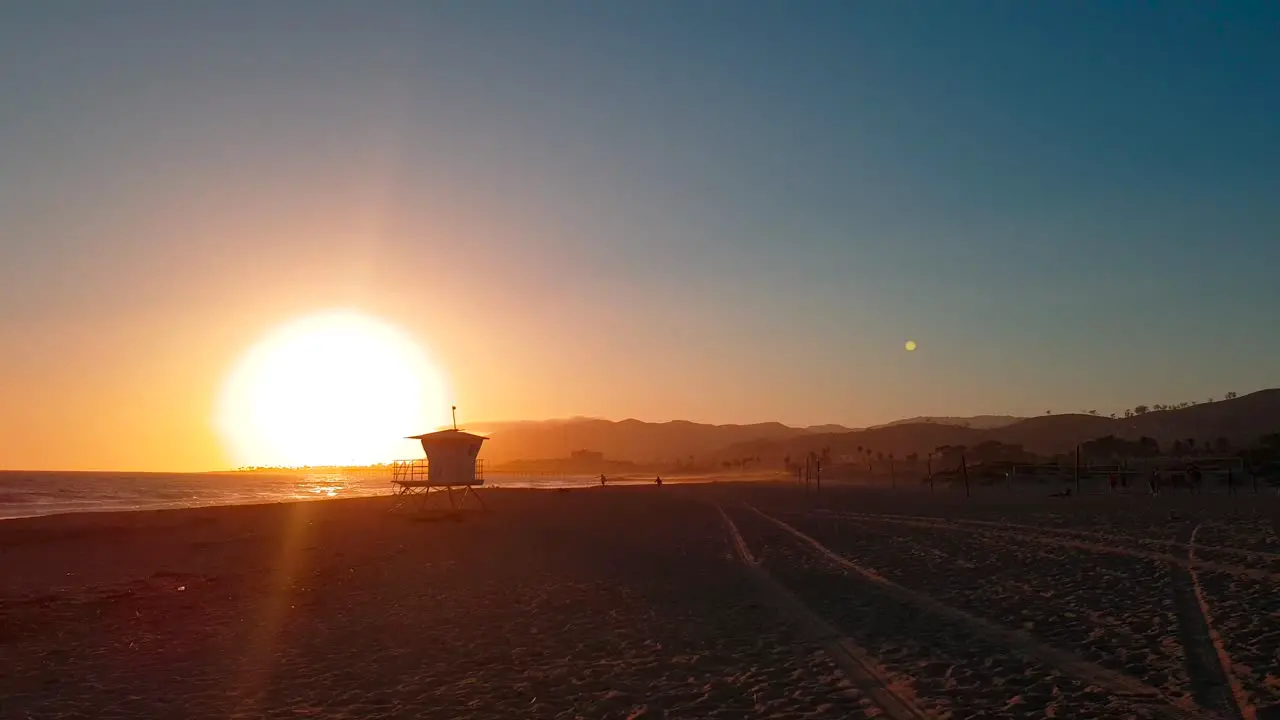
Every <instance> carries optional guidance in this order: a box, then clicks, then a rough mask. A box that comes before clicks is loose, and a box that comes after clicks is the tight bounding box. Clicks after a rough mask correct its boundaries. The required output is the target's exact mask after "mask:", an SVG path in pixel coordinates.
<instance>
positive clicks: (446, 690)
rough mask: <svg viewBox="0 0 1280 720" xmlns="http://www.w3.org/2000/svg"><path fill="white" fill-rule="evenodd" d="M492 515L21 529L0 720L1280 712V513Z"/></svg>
mask: <svg viewBox="0 0 1280 720" xmlns="http://www.w3.org/2000/svg"><path fill="white" fill-rule="evenodd" d="M485 498H486V501H487V502H488V503H489V506H490V511H489V512H487V513H476V514H468V515H466V516H465V517H463V518H461V519H456V518H455V519H450V518H435V519H429V520H424V519H421V518H410V517H403V516H393V515H388V514H387V513H386V512H385V510H386V507H387V504H388V499H387V498H374V499H365V500H349V501H331V502H318V503H303V504H281V505H266V506H248V507H224V508H204V509H198V510H182V511H162V512H147V513H112V514H91V515H80V516H62V517H48V518H35V519H28V520H16V521H8V522H3V523H0V718H6V719H7V718H26V717H32V718H71V717H104V718H110V717H127V718H141V717H148V718H149V717H173V718H212V717H217V718H256V717H278V718H299V717H303V718H305V717H326V718H392V717H403V718H417V717H438V718H455V717H475V718H642V717H643V718H657V717H670V718H745V717H768V718H809V717H813V718H851V717H852V718H858V717H887V718H893V719H906V718H925V717H935V718H948V719H950V718H955V719H957V720H958V719H959V718H1043V717H1059V718H1072V717H1100V718H1112V717H1114V718H1182V719H1187V720H1189V719H1191V718H1215V717H1217V718H1245V719H1250V720H1251V719H1252V718H1267V717H1274V715H1272V713H1275V712H1276V711H1277V709H1280V605H1278V604H1277V602H1278V601H1277V600H1276V598H1277V597H1280V593H1277V592H1276V589H1277V587H1278V586H1280V538H1277V537H1276V533H1275V529H1274V527H1273V524H1272V522H1271V517H1272V515H1271V514H1269V513H1271V510H1270V509H1269V508H1270V507H1271V506H1270V505H1269V504H1268V503H1271V502H1273V501H1271V500H1263V499H1261V498H1253V499H1251V498H1239V499H1224V498H1217V499H1196V498H1188V497H1177V496H1170V497H1163V498H1156V499H1153V498H1143V497H1096V498H1073V499H1071V500H1062V499H1042V498H1012V499H1010V498H1000V497H998V496H991V497H986V498H975V499H973V500H964V499H963V498H962V497H959V496H957V495H955V494H950V495H947V494H942V493H939V494H936V495H930V494H928V493H924V492H919V491H904V492H898V493H887V492H874V491H856V490H840V489H838V488H832V489H829V490H828V492H827V493H826V494H825V495H824V496H823V498H822V500H821V502H816V501H813V500H812V499H811V500H809V501H806V500H804V499H803V497H802V496H801V495H800V494H799V493H798V492H797V491H796V490H795V489H794V488H789V487H782V486H767V485H740V486H732V485H706V486H667V487H665V488H661V489H658V488H652V487H628V488H608V489H599V488H591V489H581V490H573V491H567V492H556V491H529V490H489V491H486V492H485ZM722 509H723V512H722Z"/></svg>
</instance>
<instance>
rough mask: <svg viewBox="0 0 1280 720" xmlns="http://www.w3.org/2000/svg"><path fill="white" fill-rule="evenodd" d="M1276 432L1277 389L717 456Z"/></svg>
mask: <svg viewBox="0 0 1280 720" xmlns="http://www.w3.org/2000/svg"><path fill="white" fill-rule="evenodd" d="M1277 431H1280V389H1270V390H1260V391H1258V392H1255V393H1251V394H1249V395H1245V396H1243V397H1238V398H1233V399H1230V400H1219V401H1217V402H1211V403H1203V404H1198V405H1193V406H1190V407H1185V408H1181V409H1176V410H1160V411H1149V412H1144V413H1142V414H1137V415H1134V416H1132V417H1125V418H1109V417H1101V416H1097V415H1084V414H1067V415H1044V416H1040V417H1033V418H1027V419H1024V420H1019V421H1017V422H1014V423H1011V424H1008V425H1004V426H1002V427H995V428H989V429H977V428H972V427H963V426H958V425H946V424H941V423H913V424H891V425H887V426H882V427H877V428H869V429H867V430H860V431H852V432H847V433H822V434H808V435H804V436H800V437H794V438H788V439H783V440H775V441H771V442H765V441H757V442H750V443H740V444H738V445H734V446H730V447H727V448H725V449H724V450H722V451H720V453H718V454H717V456H718V457H724V458H733V457H745V456H751V457H760V458H761V459H762V460H763V461H764V462H766V463H769V462H778V461H780V460H781V459H782V458H783V457H786V456H791V457H801V456H803V455H804V454H805V453H808V452H810V451H814V452H821V451H822V450H823V449H827V450H828V451H829V452H830V454H831V455H832V456H833V457H836V458H839V457H841V456H845V455H856V454H857V452H858V448H859V447H861V448H870V449H872V450H873V451H874V452H876V453H884V454H885V455H888V454H890V453H892V454H893V455H895V456H896V457H899V458H901V457H905V456H907V455H910V454H912V453H916V454H919V455H921V456H923V455H925V454H926V453H929V452H930V451H932V450H934V449H935V448H937V447H939V446H942V445H965V446H969V447H972V446H974V445H977V444H979V443H982V442H986V441H989V440H994V441H998V442H1001V443H1006V444H1016V445H1022V446H1023V448H1024V449H1026V450H1027V451H1030V452H1032V453H1035V454H1037V455H1044V456H1049V455H1055V454H1059V453H1069V452H1071V451H1072V450H1073V449H1074V448H1075V446H1076V445H1078V444H1080V443H1084V442H1086V441H1088V440H1093V439H1096V438H1099V437H1103V436H1106V435H1114V436H1116V437H1117V438H1121V439H1124V440H1138V439H1139V438H1142V437H1152V438H1155V439H1156V440H1157V441H1158V442H1159V443H1160V446H1161V447H1162V448H1165V449H1168V448H1169V447H1170V446H1171V445H1172V444H1173V443H1174V442H1175V441H1179V442H1182V441H1186V440H1188V439H1191V440H1195V441H1196V443H1197V444H1204V443H1206V442H1216V441H1217V440H1218V438H1225V439H1226V440H1228V441H1229V442H1230V443H1231V444H1232V445H1234V446H1237V447H1240V446H1247V445H1250V444H1253V443H1255V442H1257V440H1258V438H1259V436H1261V435H1265V434H1268V433H1274V432H1277Z"/></svg>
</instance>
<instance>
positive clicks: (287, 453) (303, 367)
mask: <svg viewBox="0 0 1280 720" xmlns="http://www.w3.org/2000/svg"><path fill="white" fill-rule="evenodd" d="M448 419H449V402H448V390H447V388H446V382H445V378H444V375H443V374H442V373H441V372H440V370H439V369H438V368H437V367H436V366H435V364H434V363H433V362H432V361H431V359H430V358H429V357H428V356H427V354H426V352H425V351H424V350H423V349H422V348H421V347H419V346H418V345H417V344H416V343H414V342H413V340H412V339H411V338H409V337H408V336H407V335H405V334H404V333H402V332H401V331H399V330H397V329H396V328H395V327H393V326H391V325H389V324H387V323H384V322H382V321H380V320H377V319H374V318H371V317H369V316H366V315H363V314H360V313H356V312H350V311H334V312H326V313H321V314H317V315H312V316H309V317H304V318H302V319H300V320H296V321H294V322H291V323H289V324H287V325H285V326H283V327H280V328H278V329H276V330H274V331H273V332H271V333H269V334H268V335H267V336H266V337H265V338H263V339H262V340H261V341H259V342H258V343H257V344H255V345H254V346H253V347H251V348H249V350H248V351H247V352H246V353H245V354H244V356H243V357H241V358H240V360H239V362H238V363H237V364H236V366H235V368H234V369H233V370H232V371H231V372H230V374H229V375H228V376H227V378H226V381H225V382H224V384H223V387H222V392H221V395H220V397H219V401H218V408H217V411H216V416H215V420H214V424H215V426H216V428H217V431H218V434H219V435H220V436H221V438H222V440H223V442H224V443H225V444H226V448H227V451H228V452H229V453H230V455H231V456H232V457H234V458H235V461H236V462H237V463H239V464H240V465H241V466H285V467H297V466H301V465H365V464H371V463H379V462H389V461H391V460H394V459H397V458H399V457H403V456H404V455H405V453H406V451H407V450H411V449H412V447H411V446H412V443H411V442H409V441H406V440H404V437H405V436H406V435H412V434H415V433H421V432H426V431H428V430H431V429H433V428H435V427H437V426H439V425H442V424H444V423H446V422H448Z"/></svg>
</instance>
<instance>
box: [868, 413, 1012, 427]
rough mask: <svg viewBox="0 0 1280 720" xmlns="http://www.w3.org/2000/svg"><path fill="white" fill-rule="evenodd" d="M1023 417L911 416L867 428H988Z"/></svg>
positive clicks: (1010, 423)
mask: <svg viewBox="0 0 1280 720" xmlns="http://www.w3.org/2000/svg"><path fill="white" fill-rule="evenodd" d="M1021 420H1026V418H1024V417H1018V416H1017V415H974V416H973V417H913V418H906V419H904V420H894V421H893V422H888V423H884V424H883V425H872V426H871V427H870V428H868V429H874V428H883V427H891V426H893V425H918V424H922V423H933V424H936V425H958V426H960V427H968V428H973V429H975V430H990V429H993V428H998V427H1004V426H1006V425H1012V424H1014V423H1016V422H1019V421H1021Z"/></svg>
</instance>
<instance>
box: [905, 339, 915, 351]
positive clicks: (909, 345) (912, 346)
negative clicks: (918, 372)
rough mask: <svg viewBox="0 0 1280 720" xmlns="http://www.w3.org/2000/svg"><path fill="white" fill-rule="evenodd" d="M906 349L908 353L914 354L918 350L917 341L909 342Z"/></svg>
mask: <svg viewBox="0 0 1280 720" xmlns="http://www.w3.org/2000/svg"><path fill="white" fill-rule="evenodd" d="M905 347H906V348H907V352H912V351H914V350H915V349H916V341H915V340H908V341H907V342H906V344H905Z"/></svg>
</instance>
